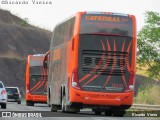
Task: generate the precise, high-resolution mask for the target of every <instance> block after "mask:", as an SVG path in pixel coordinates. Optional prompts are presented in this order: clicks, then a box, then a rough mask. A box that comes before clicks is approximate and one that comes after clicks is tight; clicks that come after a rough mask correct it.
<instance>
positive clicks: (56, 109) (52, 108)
mask: <svg viewBox="0 0 160 120" xmlns="http://www.w3.org/2000/svg"><path fill="white" fill-rule="evenodd" d="M57 111H58V108H57V106H56V105H53V104H51V112H57Z"/></svg>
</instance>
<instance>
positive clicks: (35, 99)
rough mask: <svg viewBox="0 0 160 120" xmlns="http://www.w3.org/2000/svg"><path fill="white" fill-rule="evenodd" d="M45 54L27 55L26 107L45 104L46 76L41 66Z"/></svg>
mask: <svg viewBox="0 0 160 120" xmlns="http://www.w3.org/2000/svg"><path fill="white" fill-rule="evenodd" d="M44 57H45V54H34V55H28V58H27V64H26V75H25V82H26V106H34V103H47V95H46V94H47V92H46V88H47V84H48V79H47V74H46V70H45V68H44V65H43V61H44Z"/></svg>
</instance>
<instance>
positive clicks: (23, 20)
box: [19, 18, 29, 27]
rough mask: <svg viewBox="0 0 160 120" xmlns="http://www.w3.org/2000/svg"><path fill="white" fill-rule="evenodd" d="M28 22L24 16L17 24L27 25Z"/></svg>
mask: <svg viewBox="0 0 160 120" xmlns="http://www.w3.org/2000/svg"><path fill="white" fill-rule="evenodd" d="M28 22H29V20H28V18H24V19H22V20H21V21H20V22H19V24H20V25H21V26H23V27H26V26H27V25H28Z"/></svg>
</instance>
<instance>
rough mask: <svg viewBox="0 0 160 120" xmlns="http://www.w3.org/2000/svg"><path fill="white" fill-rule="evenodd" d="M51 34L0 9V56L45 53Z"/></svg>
mask: <svg viewBox="0 0 160 120" xmlns="http://www.w3.org/2000/svg"><path fill="white" fill-rule="evenodd" d="M50 38H51V32H50V31H47V30H43V29H40V28H36V27H34V26H32V25H30V24H28V23H27V21H26V20H23V19H21V18H19V17H17V16H15V15H12V14H11V13H10V12H8V11H5V10H1V9H0V43H1V44H0V54H1V55H4V54H5V55H6V54H7V55H8V56H9V53H10V52H12V54H16V55H17V54H18V55H20V56H22V57H26V56H27V55H28V54H34V53H45V52H46V51H47V50H48V48H49V43H50Z"/></svg>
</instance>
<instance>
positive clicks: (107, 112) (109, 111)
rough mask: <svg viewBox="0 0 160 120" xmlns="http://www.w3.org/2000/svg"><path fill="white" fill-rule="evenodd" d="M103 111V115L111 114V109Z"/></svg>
mask: <svg viewBox="0 0 160 120" xmlns="http://www.w3.org/2000/svg"><path fill="white" fill-rule="evenodd" d="M104 113H105V116H112V111H111V110H106V111H105V112H104Z"/></svg>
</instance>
